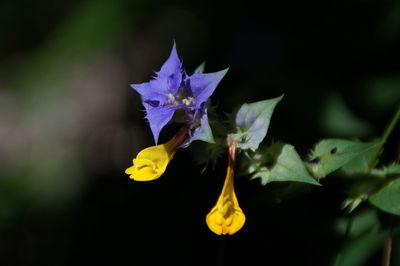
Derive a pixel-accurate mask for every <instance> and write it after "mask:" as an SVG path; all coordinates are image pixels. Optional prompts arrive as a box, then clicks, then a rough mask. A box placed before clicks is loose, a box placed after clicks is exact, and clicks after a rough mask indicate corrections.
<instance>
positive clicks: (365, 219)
mask: <svg viewBox="0 0 400 266" xmlns="http://www.w3.org/2000/svg"><path fill="white" fill-rule="evenodd" d="M378 223H379V220H378V215H377V213H376V209H375V208H368V209H363V210H361V211H358V212H356V213H354V214H352V215H350V216H349V215H347V216H345V217H341V218H339V219H338V220H337V221H336V224H335V228H336V230H337V232H338V233H339V234H340V235H342V236H346V237H348V238H356V237H359V236H361V235H362V234H364V233H365V232H367V231H369V230H371V228H373V227H374V226H376V225H377V224H378Z"/></svg>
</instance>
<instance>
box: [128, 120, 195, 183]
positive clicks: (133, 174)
mask: <svg viewBox="0 0 400 266" xmlns="http://www.w3.org/2000/svg"><path fill="white" fill-rule="evenodd" d="M187 134H188V126H184V127H183V128H182V129H181V130H180V131H179V133H178V134H177V135H176V136H174V137H173V138H172V139H171V140H169V141H168V142H167V143H164V144H160V145H156V146H151V147H148V148H146V149H144V150H142V151H140V152H139V153H138V155H137V156H136V158H135V159H133V166H131V167H129V168H128V169H126V170H125V173H126V174H128V175H129V177H130V178H131V179H134V180H136V181H151V180H154V179H157V178H159V177H160V176H161V175H162V174H163V173H164V172H165V169H167V166H168V163H169V162H170V161H171V160H172V158H173V156H174V154H175V152H176V151H177V150H178V148H179V146H180V145H181V144H182V143H183V141H184V140H185V139H186V137H187Z"/></svg>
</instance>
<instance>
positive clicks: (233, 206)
mask: <svg viewBox="0 0 400 266" xmlns="http://www.w3.org/2000/svg"><path fill="white" fill-rule="evenodd" d="M235 148H236V144H235V143H233V144H231V145H230V146H229V160H228V169H227V173H226V178H225V183H224V186H223V188H222V192H221V194H220V196H219V198H218V201H217V203H216V204H215V206H214V207H213V208H212V209H211V211H210V212H209V213H208V214H207V217H206V222H207V225H208V228H210V230H211V231H213V232H214V233H216V234H217V235H221V234H223V235H226V234H230V235H232V234H234V233H236V232H237V231H239V230H240V229H241V228H242V227H243V225H244V223H245V221H246V216H245V215H244V213H243V211H242V209H241V208H240V207H239V202H238V200H237V197H236V194H235V190H234V186H233V180H234V162H235Z"/></svg>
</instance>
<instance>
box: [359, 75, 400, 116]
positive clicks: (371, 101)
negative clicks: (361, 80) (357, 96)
mask: <svg viewBox="0 0 400 266" xmlns="http://www.w3.org/2000/svg"><path fill="white" fill-rule="evenodd" d="M363 96H364V98H365V102H366V103H367V105H368V106H369V108H370V109H372V110H374V111H375V112H374V113H377V114H382V113H384V112H390V111H391V110H393V108H395V106H396V105H397V104H399V102H400V78H399V77H398V76H389V77H381V78H374V79H372V80H370V81H369V82H368V83H367V84H366V88H365V92H364V93H363Z"/></svg>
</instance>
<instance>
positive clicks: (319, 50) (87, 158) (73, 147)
mask: <svg viewBox="0 0 400 266" xmlns="http://www.w3.org/2000/svg"><path fill="white" fill-rule="evenodd" d="M0 10H1V16H0V31H1V34H0V265H42V266H44V265H52V266H53V265H334V261H335V258H336V256H337V254H338V252H339V250H341V249H342V248H343V241H342V240H343V239H341V236H340V234H339V233H338V230H339V231H340V222H341V221H342V220H343V219H346V213H345V212H344V211H341V210H340V204H341V202H342V200H343V199H344V195H342V194H341V192H338V190H337V187H336V185H335V184H332V185H331V184H330V183H329V181H325V180H324V181H323V182H322V184H323V186H322V187H312V188H311V187H309V186H304V187H303V188H304V190H305V191H306V193H300V194H299V195H295V194H294V192H293V191H297V190H296V189H293V190H292V188H293V187H296V184H292V183H282V184H269V185H267V186H265V187H262V186H260V184H259V181H258V180H249V179H248V178H239V179H237V181H236V193H237V195H238V198H239V202H240V205H241V207H242V209H243V211H244V212H245V214H246V217H247V221H246V224H245V226H244V227H243V229H242V230H241V231H239V232H238V233H237V234H235V235H233V236H216V235H214V234H213V233H212V232H211V231H209V230H208V228H207V226H206V224H205V215H206V214H207V212H208V211H209V210H210V209H211V207H212V206H213V205H214V204H215V202H216V200H217V197H218V195H219V192H220V189H221V187H222V183H223V179H224V177H225V167H226V159H225V158H224V157H222V158H221V159H220V160H219V161H218V163H217V166H216V168H215V170H212V169H207V170H206V171H205V172H204V173H201V170H202V166H199V165H196V164H195V162H194V160H193V158H192V156H191V155H192V154H191V153H192V152H193V151H192V152H191V151H190V148H189V149H186V150H182V151H181V152H179V153H178V154H177V155H176V156H175V158H174V160H173V161H172V162H171V163H170V165H169V166H168V170H167V172H166V173H165V174H164V175H163V176H162V178H160V179H158V180H156V181H153V182H149V183H147V182H146V183H140V182H134V181H132V180H130V179H129V178H128V176H127V175H125V174H124V170H125V169H126V168H127V167H128V166H129V165H130V164H131V160H132V158H133V157H134V156H135V155H136V154H137V152H138V151H140V150H141V149H143V148H145V147H147V146H150V145H153V142H152V135H151V132H150V130H149V127H148V125H147V122H145V121H144V119H143V117H144V113H143V112H142V111H141V110H142V106H141V101H140V97H139V95H138V94H137V93H136V92H134V91H133V90H132V89H131V88H130V87H129V84H131V83H141V82H145V81H148V80H149V78H150V77H151V76H152V75H153V71H158V70H159V69H160V67H161V65H162V63H163V62H164V61H165V60H166V59H167V57H168V55H169V52H170V50H171V48H172V44H173V41H174V40H175V41H176V43H177V49H178V53H179V55H180V56H181V57H182V58H183V60H184V64H185V67H186V68H187V70H188V71H189V72H190V71H192V70H194V68H195V67H197V66H198V65H199V64H200V63H202V62H203V61H204V60H205V61H206V62H207V65H206V72H214V71H218V70H221V69H224V68H226V67H228V66H229V67H230V69H229V72H228V74H227V75H226V77H225V78H224V80H223V81H222V82H221V84H220V85H219V87H218V88H217V90H216V92H215V93H214V95H213V96H212V103H213V104H214V105H216V106H217V111H219V112H220V114H222V113H223V112H230V111H232V110H233V109H234V108H235V107H237V106H239V105H240V104H242V103H244V102H252V101H257V100H263V99H266V98H272V97H277V96H279V95H281V94H282V93H284V94H285V97H284V99H283V101H282V102H281V103H280V104H279V105H278V107H277V108H276V112H275V113H274V115H273V117H272V122H271V124H270V129H269V132H268V136H267V139H266V143H269V142H271V141H273V140H281V141H284V142H287V143H291V144H293V145H295V146H296V149H297V151H298V152H299V153H300V154H301V155H302V156H303V158H306V156H307V153H308V151H309V149H310V148H311V147H312V145H313V144H314V143H315V142H317V141H318V140H319V139H321V138H324V137H345V138H351V139H361V140H368V139H370V138H372V137H374V136H379V135H380V134H381V132H382V131H383V129H384V126H385V124H386V122H387V121H388V120H389V119H390V116H391V115H392V113H393V112H394V110H395V108H396V104H397V103H398V102H399V99H400V76H399V73H400V65H399V61H400V56H399V53H398V51H399V45H400V1H397V0H383V1H382V0H379V1H378V0H347V1H344V0H338V1H294V0H288V1H264V2H263V5H261V2H257V1H244V2H243V1H242V2H238V3H235V2H234V1H148V0H133V1H128V0H115V1H95V0H86V1H66V0H60V1H49V0H43V1H9V0H3V1H1V3H0ZM395 134H397V135H396V137H394V138H393V137H392V138H391V139H390V140H389V143H388V144H387V145H386V150H385V154H384V161H385V162H386V161H390V160H392V159H393V158H394V154H395V150H396V145H397V141H398V136H399V134H398V132H396V133H395ZM162 137H164V138H165V136H162ZM287 195H290V197H286V196H287ZM368 208H369V206H368V204H366V203H365V204H364V205H362V206H361V210H362V211H368V210H369V209H368ZM377 215H381V214H379V213H378V214H377ZM368 217H369V216H368ZM371 217H372V216H371ZM374 217H375V216H374ZM374 217H373V218H370V219H369V218H368V219H369V220H368V219H367V220H368V221H372V222H374V221H375V220H374V219H376V217H375V218H374ZM338 228H339V229H338ZM374 243H375V242H374ZM376 243H377V244H375V246H373V247H372V248H370V249H368V248H366V249H365V250H366V251H364V253H368V254H367V255H365V254H364V257H365V258H364V259H361V262H360V263H359V264H348V265H378V264H379V262H380V257H381V248H380V243H382V241H381V242H379V241H378V242H376ZM371 245H372V244H371ZM394 245H397V246H395V247H394V248H395V249H394V250H396V248H397V251H398V250H399V248H400V247H399V243H398V242H395V243H394ZM363 250H364V249H362V248H361V253H362V252H363ZM358 251H360V249H358ZM350 253H352V252H350ZM394 253H395V254H396V253H397V252H395V251H394ZM358 254H359V253H355V255H354V256H357V257H356V260H357V259H359V256H361V255H358ZM343 265H344V264H343ZM393 265H400V258H397V257H396V258H394V261H393Z"/></svg>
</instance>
